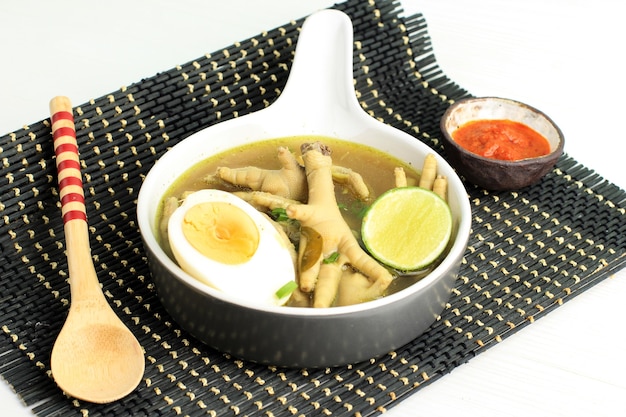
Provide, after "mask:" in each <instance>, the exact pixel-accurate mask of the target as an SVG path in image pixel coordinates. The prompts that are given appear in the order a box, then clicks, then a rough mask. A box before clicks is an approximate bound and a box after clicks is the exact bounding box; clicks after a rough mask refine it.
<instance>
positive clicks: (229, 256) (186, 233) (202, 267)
mask: <svg viewBox="0 0 626 417" xmlns="http://www.w3.org/2000/svg"><path fill="white" fill-rule="evenodd" d="M168 239H169V244H170V247H171V249H172V253H173V254H174V257H175V258H176V261H177V262H178V264H179V265H180V267H181V269H183V271H185V272H187V273H188V274H189V275H191V276H192V277H194V278H196V279H197V280H199V281H201V282H204V283H205V284H207V285H210V286H211V287H213V288H215V289H217V290H220V291H222V292H224V293H227V294H230V295H232V296H233V297H235V298H238V299H240V300H241V301H244V302H249V303H256V304H258V303H261V304H272V305H280V304H282V303H283V302H284V301H285V295H284V294H283V295H281V294H280V293H279V294H277V292H278V291H279V290H280V289H281V288H284V286H285V285H288V284H292V283H293V282H294V281H295V266H294V259H293V250H292V249H290V247H289V245H291V243H290V242H289V240H288V239H287V237H286V236H285V235H284V234H282V233H281V232H280V231H279V230H278V229H277V226H276V225H274V224H273V223H272V221H271V220H270V219H268V218H267V217H266V216H265V215H264V214H263V213H261V212H259V211H258V210H256V209H255V208H254V207H253V206H252V205H250V204H249V203H247V202H246V201H244V200H243V199H241V198H239V197H237V196H236V195H234V194H231V193H229V192H226V191H221V190H212V189H207V190H200V191H196V192H194V193H191V194H189V195H188V196H187V197H186V198H185V200H184V201H183V203H182V204H181V206H180V207H178V208H177V209H176V210H175V211H174V213H173V214H172V216H171V217H170V219H169V221H168ZM279 296H281V298H279Z"/></svg>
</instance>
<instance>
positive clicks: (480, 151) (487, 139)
mask: <svg viewBox="0 0 626 417" xmlns="http://www.w3.org/2000/svg"><path fill="white" fill-rule="evenodd" d="M452 138H453V139H454V141H455V142H456V143H458V144H459V145H460V146H462V147H463V148H465V149H467V150H468V151H470V152H472V153H475V154H477V155H480V156H483V157H485V158H492V159H500V160H506V161H516V160H519V159H526V158H535V157H537V156H542V155H547V154H549V153H550V143H548V140H547V139H546V138H545V137H544V136H543V135H541V134H540V133H538V132H536V131H535V130H533V129H531V128H530V127H528V126H526V125H525V124H523V123H519V122H514V121H512V120H487V119H485V120H473V121H471V122H467V123H465V124H463V125H462V126H460V127H459V128H458V129H457V130H455V131H454V132H453V133H452Z"/></svg>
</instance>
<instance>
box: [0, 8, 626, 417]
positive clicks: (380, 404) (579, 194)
mask: <svg viewBox="0 0 626 417" xmlns="http://www.w3.org/2000/svg"><path fill="white" fill-rule="evenodd" d="M334 7H336V8H338V9H341V10H343V11H345V12H346V13H348V14H349V15H350V16H351V18H352V19H353V23H354V28H355V44H354V45H355V49H354V71H355V72H354V76H355V81H356V84H355V86H356V91H357V95H358V98H359V100H360V102H361V104H362V106H363V108H364V109H365V110H366V111H367V112H368V113H369V114H370V115H371V116H372V117H375V118H377V119H379V120H382V121H384V122H386V123H388V124H391V125H393V126H395V127H397V128H400V129H402V130H404V131H406V132H408V133H410V134H411V135H413V136H414V137H415V138H416V140H421V141H424V142H425V143H427V144H428V145H430V146H431V147H432V148H433V149H434V150H435V151H437V152H440V153H443V151H442V149H441V146H440V143H439V140H438V137H439V127H438V123H439V118H440V117H441V115H442V114H443V112H444V111H445V109H446V108H447V107H448V106H449V104H450V103H451V102H452V101H454V100H457V99H459V98H462V97H466V96H469V93H468V92H467V91H465V90H463V89H462V88H460V87H459V86H457V85H455V83H454V82H452V81H451V80H449V79H448V78H447V77H446V76H445V75H444V74H443V73H442V72H441V70H440V69H439V68H438V66H437V63H436V61H435V57H434V54H433V51H432V49H431V43H430V39H429V37H428V33H427V27H426V22H425V20H424V18H423V17H422V16H421V15H419V14H418V15H415V16H410V17H404V16H403V15H402V10H401V6H400V4H399V3H398V2H397V1H386V0H370V1H362V0H348V1H347V2H344V3H340V4H337V5H335V6H334ZM302 21H303V19H299V20H296V21H292V22H289V23H287V24H285V25H284V26H281V27H279V28H276V29H274V30H270V31H267V32H266V33H261V34H259V35H258V36H255V37H252V38H250V39H246V40H243V41H241V42H238V43H236V44H233V45H231V46H228V47H226V48H224V49H222V50H219V51H216V52H215V53H213V54H207V55H205V56H201V57H199V58H198V59H196V60H194V61H192V62H188V63H186V64H185V65H180V66H177V67H176V68H172V69H171V70H169V71H166V72H163V73H160V74H157V75H155V76H152V77H150V78H146V79H144V80H141V81H140V82H137V83H134V84H132V85H129V86H128V87H124V88H122V89H120V90H118V91H115V92H112V93H111V94H109V95H106V96H103V97H100V98H98V99H94V100H92V101H90V102H88V103H84V104H81V105H78V106H77V107H76V108H75V111H74V114H75V118H76V127H77V136H78V143H79V148H80V151H81V158H82V162H83V176H84V183H85V194H86V200H87V215H88V219H89V223H90V232H91V235H90V237H91V243H92V252H93V258H94V262H95V265H96V269H97V272H98V274H99V278H100V281H101V282H102V285H103V287H104V289H105V292H106V296H107V298H108V300H109V302H110V304H111V305H112V306H113V308H114V310H115V311H116V313H117V314H118V315H119V316H120V317H121V318H122V320H123V321H124V322H125V323H126V324H127V325H128V326H129V327H130V329H131V330H132V331H133V332H134V333H135V334H136V335H137V336H138V338H139V340H140V343H141V344H142V346H143V348H144V349H145V357H146V372H145V378H144V380H143V381H142V382H141V383H140V385H139V387H138V389H137V390H136V391H135V392H133V393H132V394H130V395H129V396H128V397H126V398H124V399H122V400H120V401H117V402H115V403H112V404H106V405H94V404H89V403H85V402H80V401H76V400H74V399H71V398H68V397H66V396H65V395H64V394H63V393H62V392H61V391H60V390H59V389H58V388H57V387H56V385H55V384H54V381H53V379H52V378H51V375H50V352H51V348H52V345H53V342H54V340H55V338H56V336H57V334H58V332H59V331H60V329H61V326H62V324H63V322H64V318H65V316H66V314H67V312H68V307H69V295H70V294H69V287H68V284H67V281H66V279H67V264H66V258H65V254H64V249H65V246H64V235H63V223H62V220H61V216H60V204H59V198H58V189H57V183H56V171H55V166H54V151H53V146H52V138H51V132H50V123H49V122H48V121H47V120H43V121H40V122H37V123H32V124H30V125H29V126H27V127H25V128H24V129H22V130H19V131H16V132H13V133H10V134H8V135H4V136H2V137H1V138H0V153H1V158H2V164H1V165H0V171H1V172H0V187H1V189H2V192H1V193H0V211H1V213H2V222H1V224H0V248H1V251H2V261H1V262H0V268H1V271H2V272H1V273H2V275H1V279H0V326H1V331H0V372H1V374H2V376H3V377H4V378H5V379H6V381H7V382H8V383H9V384H11V385H12V387H13V388H14V389H15V391H16V393H17V395H19V396H20V398H21V399H22V400H23V401H24V402H25V403H26V404H28V405H30V406H32V407H33V409H34V411H35V412H36V413H37V414H38V415H40V416H57V415H58V416H61V415H62V416H74V415H75V416H84V415H89V416H125V415H133V416H143V415H145V416H148V415H149V416H155V415H188V416H199V415H220V416H221V415H226V416H228V415H240V416H243V415H267V416H299V415H306V416H316V415H320V416H322V415H323V416H326V415H330V414H334V415H354V416H372V415H377V414H379V413H381V412H383V411H384V410H385V409H388V408H390V407H392V406H393V405H394V404H396V403H397V402H398V401H400V400H402V399H403V398H405V397H406V396H407V395H409V394H411V393H413V392H415V391H416V390H418V389H419V388H420V387H423V386H425V385H427V384H429V383H432V382H433V381H435V380H437V379H438V378H439V377H441V376H442V375H444V374H446V373H448V372H449V371H450V370H452V369H453V368H454V367H456V366H458V365H459V364H462V363H464V362H466V361H468V360H469V359H471V358H472V357H474V356H475V355H477V354H479V353H480V352H482V351H484V350H485V349H487V348H488V347H489V346H491V345H493V344H495V343H497V342H499V341H501V340H503V339H504V338H506V337H507V336H509V335H511V334H513V333H514V332H515V331H517V330H518V329H520V328H522V327H524V326H525V325H528V324H530V323H532V322H533V321H534V320H535V319H537V318H539V317H541V316H543V315H545V314H546V313H548V312H549V311H551V310H552V309H554V308H556V307H558V306H559V305H561V304H563V303H564V302H566V301H567V300H569V299H571V298H572V297H574V296H575V295H577V294H580V293H582V292H583V291H584V290H585V289H587V288H589V287H590V286H592V285H593V284H595V283H597V282H599V281H600V280H602V279H603V278H605V277H607V276H608V275H610V274H611V273H612V272H614V271H616V270H617V269H619V268H621V267H622V266H624V263H625V262H626V214H625V207H626V193H625V192H624V191H623V190H621V189H620V188H618V187H616V186H615V185H612V184H611V183H609V182H607V181H605V180H604V179H603V178H601V177H599V176H598V175H597V174H595V173H594V172H593V171H592V170H590V169H588V168H586V167H584V166H581V165H580V164H579V163H577V162H576V161H575V160H573V159H572V158H570V157H568V156H567V155H564V156H563V157H562V158H561V159H560V160H559V162H558V164H557V166H556V168H555V169H554V170H553V171H552V172H551V173H549V174H548V175H547V176H546V177H545V178H544V179H543V180H542V181H541V182H540V183H539V184H537V185H535V186H533V187H529V188H527V189H524V190H520V191H517V192H498V193H492V192H487V191H484V190H482V189H480V188H477V187H474V186H472V185H470V184H467V187H468V192H469V198H470V201H471V204H472V208H473V219H472V220H473V230H472V234H471V238H470V243H469V246H468V249H467V251H466V254H465V257H464V260H463V264H462V267H461V271H460V275H459V278H458V280H457V285H456V287H455V288H454V290H453V294H452V296H451V299H450V301H449V304H448V306H447V308H446V309H445V311H444V312H443V313H442V315H441V317H440V318H439V319H438V320H437V321H436V322H435V324H434V325H433V326H432V327H431V328H430V329H429V330H428V331H427V332H426V333H425V334H423V335H422V336H420V337H418V338H417V339H416V340H414V341H413V342H411V343H409V344H407V345H406V346H404V347H402V348H401V349H398V350H396V351H395V352H390V353H389V354H387V355H384V356H383V357H381V358H378V359H372V360H371V361H368V362H365V363H360V364H354V365H350V366H345V367H339V368H329V369H318V370H303V369H280V368H274V367H268V366H262V365H257V364H253V363H248V362H245V361H241V360H238V359H236V358H232V357H229V356H228V355H224V354H221V353H219V352H216V351H214V350H212V349H210V348H207V347H206V346H204V345H203V344H202V343H199V342H198V341H197V340H195V339H194V338H193V337H191V336H190V335H188V334H187V333H186V332H185V331H184V330H182V329H181V328H180V327H179V326H178V325H177V323H175V322H174V321H172V319H171V318H170V317H169V315H168V314H167V312H166V311H165V310H164V309H163V307H162V306H161V305H160V303H159V301H158V298H157V295H156V290H155V288H154V286H153V282H152V280H151V277H150V273H149V270H148V267H147V264H146V259H145V256H144V252H143V247H142V243H141V238H140V235H139V230H138V228H137V222H136V215H135V204H136V199H137V193H138V191H139V188H140V186H141V181H142V178H143V177H144V176H145V175H146V173H147V172H148V170H149V169H150V167H151V166H152V165H153V163H154V162H155V161H156V160H157V159H158V157H159V156H160V155H162V154H163V153H164V152H165V151H166V150H167V149H168V148H169V147H171V146H172V145H174V144H176V143H177V142H179V141H180V140H182V139H184V138H185V137H187V136H189V135H190V134H192V133H194V132H197V131H198V130H200V129H203V128H205V127H207V126H210V125H212V124H214V123H217V122H220V121H223V120H226V119H229V118H232V117H237V116H239V115H242V114H245V113H248V112H251V111H255V110H259V109H262V108H265V107H266V106H268V105H270V104H271V103H272V102H273V101H274V99H275V98H276V97H277V96H278V95H279V94H280V91H281V89H282V88H283V86H284V84H285V82H286V80H287V76H288V74H289V69H290V66H291V62H292V59H293V54H294V49H295V45H296V43H297V38H298V29H299V27H300V25H301V24H302ZM44 104H45V103H44ZM444 156H445V154H444Z"/></svg>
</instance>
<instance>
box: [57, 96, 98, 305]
mask: <svg viewBox="0 0 626 417" xmlns="http://www.w3.org/2000/svg"><path fill="white" fill-rule="evenodd" d="M50 115H51V117H50V119H51V121H52V138H53V140H54V153H55V155H56V167H57V175H58V183H59V198H60V199H61V214H62V216H63V225H64V231H65V241H66V245H67V260H68V268H69V276H70V290H71V294H72V298H74V299H78V298H79V295H85V294H89V295H92V296H94V297H98V298H100V297H102V293H101V290H100V284H99V282H98V277H97V275H96V272H95V269H94V266H93V261H92V259H91V249H90V247H89V231H88V227H87V211H86V208H85V194H84V191H83V181H82V177H81V173H80V158H79V156H78V143H77V142H76V127H75V125H74V116H73V114H72V104H71V102H70V100H69V99H68V98H67V97H63V96H58V97H54V98H53V99H52V100H51V101H50ZM79 293H81V294H79ZM81 298H82V297H81Z"/></svg>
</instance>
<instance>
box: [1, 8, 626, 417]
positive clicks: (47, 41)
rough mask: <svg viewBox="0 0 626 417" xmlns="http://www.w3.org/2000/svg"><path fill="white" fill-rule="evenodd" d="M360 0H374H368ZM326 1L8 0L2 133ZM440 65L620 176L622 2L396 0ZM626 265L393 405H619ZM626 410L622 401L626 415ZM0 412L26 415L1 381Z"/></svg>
mask: <svg viewBox="0 0 626 417" xmlns="http://www.w3.org/2000/svg"><path fill="white" fill-rule="evenodd" d="M364 1H365V0H364ZM333 3H334V2H332V1H324V0H307V1H306V2H305V1H293V0H292V1H290V0H266V1H246V0H228V1H224V2H219V3H217V2H215V1H202V0H184V1H177V2H174V1H165V0H152V1H148V0H134V1H129V0H126V1H122V0H109V1H104V2H86V1H79V0H57V1H44V0H42V1H32V0H23V1H19V2H18V1H15V2H8V1H3V2H2V3H1V4H0V59H1V62H2V65H1V66H0V74H1V76H0V95H1V97H2V101H3V103H2V105H1V106H2V111H1V112H0V132H1V133H8V132H11V131H14V130H17V129H19V128H21V127H22V125H23V124H25V123H30V122H35V121H38V120H41V119H44V118H46V117H48V102H49V100H50V98H51V97H53V96H55V95H67V96H69V97H70V98H71V100H72V102H73V103H75V104H80V103H83V102H86V101H88V100H89V99H91V98H97V97H100V96H102V95H104V94H107V93H109V92H111V91H114V90H116V89H118V88H119V87H121V86H124V85H129V84H131V83H133V82H135V81H138V80H140V79H141V78H145V77H148V76H151V75H154V74H156V73H157V72H159V71H164V70H168V69H170V68H172V67H173V66H174V65H176V64H183V63H186V62H188V61H190V60H192V59H194V58H197V57H198V56H201V55H202V54H204V53H205V52H213V51H215V50H217V49H218V48H221V47H223V46H227V45H230V44H232V43H234V42H235V41H238V40H241V39H245V38H247V37H249V36H253V35H256V34H257V33H259V32H261V31H263V30H267V29H272V28H274V27H276V26H278V25H280V24H282V23H284V22H286V21H289V20H291V19H295V18H299V17H301V16H304V15H307V14H309V13H311V12H313V11H315V10H317V9H319V8H323V7H326V6H329V5H331V4H333ZM401 4H402V7H403V8H404V10H405V15H406V16H408V15H410V14H413V13H415V12H422V13H423V14H424V15H425V17H426V19H427V22H428V25H429V33H430V36H431V38H432V40H433V46H434V51H435V55H436V58H437V61H438V63H439V65H440V67H441V68H442V69H443V71H444V73H445V74H446V75H447V76H448V77H450V78H451V79H452V80H454V81H456V82H457V83H458V84H459V85H460V86H462V87H464V88H466V89H467V90H468V91H470V92H471V93H472V94H474V95H483V96H485V95H493V96H502V97H508V98H513V99H517V100H520V101H523V102H526V103H528V104H531V105H533V106H535V107H538V108H539V109H541V110H543V111H545V112H546V113H547V114H548V115H550V116H551V117H552V118H553V119H554V120H555V121H556V122H557V123H558V124H559V126H560V127H561V129H562V130H563V132H564V134H565V137H566V145H565V151H566V152H567V153H568V154H569V155H571V156H572V157H574V158H575V159H577V160H578V161H579V162H581V163H582V164H584V165H586V166H588V167H591V168H594V169H595V170H596V171H597V172H598V173H599V174H601V175H602V176H604V177H605V178H607V179H609V180H611V181H612V182H614V183H616V184H618V185H619V186H620V187H622V188H624V189H626V174H625V173H624V168H623V166H622V164H623V163H624V153H623V152H620V151H619V149H618V148H619V147H621V150H623V148H624V145H623V141H624V140H626V135H625V134H624V128H623V123H622V121H623V120H624V118H625V116H624V110H623V107H622V106H623V100H624V97H626V87H625V82H624V76H625V75H626V64H625V63H624V52H623V45H621V43H622V42H623V41H624V39H626V28H625V25H624V22H623V17H624V16H625V14H624V11H626V7H625V6H623V5H624V4H625V3H624V2H622V1H619V0H615V1H611V0H596V1H594V2H590V1H586V2H582V1H574V0H527V1H523V0H515V1H506V2H505V1H496V0H402V2H401ZM624 300H626V271H621V272H618V273H616V274H615V275H614V276H613V277H612V278H611V279H607V280H605V281H604V282H602V283H600V284H598V285H596V286H595V287H594V288H592V289H590V290H588V291H586V292H585V293H583V294H582V295H580V296H579V297H576V298H575V299H573V300H571V301H569V302H567V303H566V304H565V305H563V306H561V307H559V308H558V309H556V310H555V311H553V312H551V313H550V314H548V315H547V316H546V317H544V318H541V319H540V320H538V321H536V322H535V323H534V324H532V325H530V326H528V327H526V328H525V329H523V330H521V331H520V332H518V333H517V334H515V335H513V336H511V337H509V338H507V339H505V340H504V341H503V342H502V343H500V344H498V345H497V346H495V347H493V348H491V349H489V350H488V351H486V352H483V353H481V354H480V355H479V356H477V357H476V358H474V359H472V360H471V361H470V362H469V363H467V364H464V365H462V366H459V367H458V368H456V369H455V370H453V371H452V372H451V373H450V374H448V375H446V376H444V377H443V378H441V379H440V380H439V381H436V382H435V383H434V384H432V385H430V386H428V387H425V388H424V389H422V390H420V391H419V392H417V393H416V394H414V395H412V396H410V397H409V398H408V399H406V400H404V401H402V402H401V403H400V404H399V405H397V406H395V407H394V408H392V409H391V410H390V411H389V412H388V413H387V415H389V416H394V417H397V416H431V417H432V416H450V415H464V416H528V415H537V416H587V415H593V416H608V415H626V413H624V412H626V378H625V374H626V343H625V341H624V330H623V329H624V324H623V323H624V312H623V308H621V305H624V302H625V301H624ZM622 413H623V414H622ZM0 414H1V415H3V416H4V415H7V416H15V417H19V416H23V415H31V412H30V410H29V409H28V408H27V407H25V406H24V405H23V404H21V403H20V402H19V400H18V398H17V396H16V395H15V394H14V393H13V392H12V391H11V388H10V387H9V385H8V384H7V383H6V382H5V381H2V382H0Z"/></svg>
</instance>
